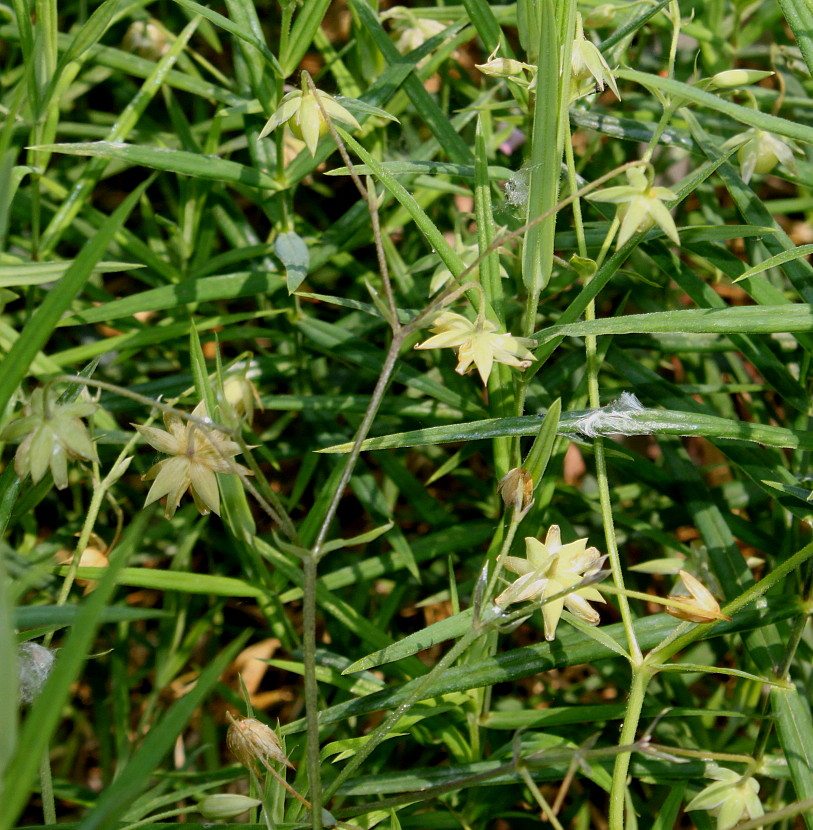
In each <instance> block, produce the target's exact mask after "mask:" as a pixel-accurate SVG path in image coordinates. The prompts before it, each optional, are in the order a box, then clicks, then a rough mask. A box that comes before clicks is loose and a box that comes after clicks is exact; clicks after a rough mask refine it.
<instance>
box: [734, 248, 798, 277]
mask: <svg viewBox="0 0 813 830" xmlns="http://www.w3.org/2000/svg"><path fill="white" fill-rule="evenodd" d="M810 253H813V245H800V246H799V247H798V248H793V249H792V250H790V251H783V252H782V253H781V254H776V256H772V257H771V258H770V259H766V260H765V262H760V263H759V265H755V266H754V267H753V268H749V269H748V270H747V271H745V272H744V273H742V274H740V275H739V277H737V279H735V280H734V282H739V281H740V280H747V279H748V278H749V277H753V276H755V275H756V274H761V273H762V272H763V271H767V270H768V269H769V268H775V267H776V266H777V265H784V264H785V263H786V262H792V261H793V260H794V259H801V258H802V257H806V256H807V255H808V254H810Z"/></svg>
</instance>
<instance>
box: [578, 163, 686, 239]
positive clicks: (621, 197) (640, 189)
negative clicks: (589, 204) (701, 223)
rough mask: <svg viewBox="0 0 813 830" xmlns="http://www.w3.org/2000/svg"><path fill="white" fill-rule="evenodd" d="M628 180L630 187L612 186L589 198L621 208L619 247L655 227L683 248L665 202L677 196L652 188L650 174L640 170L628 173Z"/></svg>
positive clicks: (619, 213)
mask: <svg viewBox="0 0 813 830" xmlns="http://www.w3.org/2000/svg"><path fill="white" fill-rule="evenodd" d="M627 179H628V180H629V184H628V185H619V186H618V187H608V188H606V189H604V190H601V191H599V192H598V193H591V194H590V195H589V196H587V198H588V199H590V200H591V201H594V202H609V203H610V204H614V205H618V208H617V210H618V218H619V219H620V220H621V228H620V229H619V231H618V247H619V248H620V247H621V246H622V245H623V244H624V243H625V242H626V241H627V240H628V239H630V237H632V236H634V235H635V234H636V233H643V232H644V231H648V230H649V229H650V228H651V227H653V226H654V225H657V226H658V227H659V228H660V229H661V230H662V231H663V232H664V233H665V234H666V235H667V236H668V237H669V239H671V240H672V242H674V243H675V245H680V237H679V236H678V231H677V226H676V225H675V220H674V219H673V218H672V215H671V214H670V213H669V210H668V209H667V207H666V205H665V204H664V201H671V200H673V199H676V198H677V195H676V194H675V193H673V192H672V191H671V190H669V188H668V187H652V186H651V184H650V181H649V178H648V177H647V174H646V173H645V172H644V171H643V170H642V169H641V168H640V167H633V168H631V169H629V170H627Z"/></svg>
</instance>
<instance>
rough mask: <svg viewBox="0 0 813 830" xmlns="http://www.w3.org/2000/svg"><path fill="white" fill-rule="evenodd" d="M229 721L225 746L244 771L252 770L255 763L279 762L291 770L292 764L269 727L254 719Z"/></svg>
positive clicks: (232, 719) (233, 719)
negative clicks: (244, 768)
mask: <svg viewBox="0 0 813 830" xmlns="http://www.w3.org/2000/svg"><path fill="white" fill-rule="evenodd" d="M229 719H230V720H231V726H229V731H228V732H227V733H226V744H227V746H228V747H229V750H230V751H231V753H232V755H234V757H235V758H237V760H238V761H239V762H240V763H241V764H242V765H243V766H244V767H246V769H253V768H254V763H255V761H259V762H260V763H261V764H263V765H267V764H268V762H269V761H279V762H280V763H281V764H285V766H287V767H291V768H292V769H293V764H292V763H291V762H290V761H289V760H288V758H287V757H286V756H285V753H284V752H283V751H282V745H281V744H280V741H279V738H278V737H277V734H276V732H274V730H273V729H271V727H270V726H266V724H264V723H262V721H259V720H257V719H256V718H241V719H240V720H236V719H235V718H233V717H231V716H229Z"/></svg>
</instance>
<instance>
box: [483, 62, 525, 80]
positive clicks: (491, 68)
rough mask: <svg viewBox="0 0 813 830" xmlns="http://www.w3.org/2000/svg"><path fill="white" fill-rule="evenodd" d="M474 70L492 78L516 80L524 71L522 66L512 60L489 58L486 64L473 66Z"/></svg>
mask: <svg viewBox="0 0 813 830" xmlns="http://www.w3.org/2000/svg"><path fill="white" fill-rule="evenodd" d="M474 68H475V69H479V70H480V71H481V72H482V73H483V75H490V76H491V77H492V78H518V77H520V76H522V74H523V72H524V71H525V67H524V65H523V64H522V63H520V62H519V61H517V60H514V59H513V58H489V60H488V61H487V62H486V63H476V64H474Z"/></svg>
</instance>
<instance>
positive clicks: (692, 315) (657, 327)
mask: <svg viewBox="0 0 813 830" xmlns="http://www.w3.org/2000/svg"><path fill="white" fill-rule="evenodd" d="M781 331H785V332H794V331H805V332H807V331H813V306H811V305H807V304H803V303H793V304H789V305H778V306H764V305H761V306H729V307H727V308H687V309H679V310H677V311H657V312H653V313H651V314H630V315H627V316H625V317H606V318H601V319H599V320H589V321H584V322H581V323H569V324H567V325H564V326H561V325H559V326H550V327H549V328H546V329H545V330H544V331H541V332H537V334H536V335H535V337H536V339H537V340H539V341H540V343H547V342H549V341H550V340H553V339H555V338H557V337H562V336H565V337H584V336H585V335H601V334H633V333H636V334H640V333H652V332H696V333H717V334H727V333H733V334H738V333H740V332H743V333H748V334H772V333H774V332H781Z"/></svg>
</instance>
